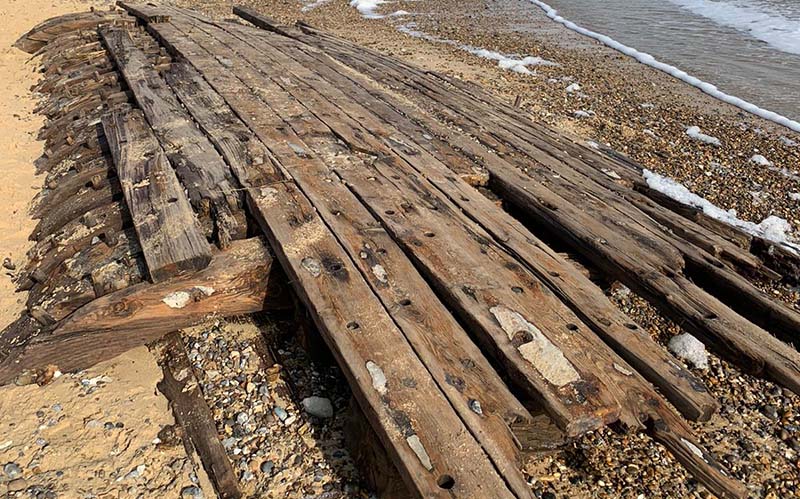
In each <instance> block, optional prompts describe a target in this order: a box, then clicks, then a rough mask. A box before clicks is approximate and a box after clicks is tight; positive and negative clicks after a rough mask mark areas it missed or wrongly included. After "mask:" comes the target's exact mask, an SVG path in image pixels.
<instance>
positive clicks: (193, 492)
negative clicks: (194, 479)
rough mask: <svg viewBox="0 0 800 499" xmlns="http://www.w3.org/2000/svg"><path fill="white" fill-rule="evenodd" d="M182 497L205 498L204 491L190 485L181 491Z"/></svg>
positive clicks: (186, 498)
mask: <svg viewBox="0 0 800 499" xmlns="http://www.w3.org/2000/svg"><path fill="white" fill-rule="evenodd" d="M181 497H182V498H185V499H188V498H194V499H201V498H202V497H203V490H202V489H201V488H200V487H197V486H195V485H190V486H188V487H184V488H183V489H181Z"/></svg>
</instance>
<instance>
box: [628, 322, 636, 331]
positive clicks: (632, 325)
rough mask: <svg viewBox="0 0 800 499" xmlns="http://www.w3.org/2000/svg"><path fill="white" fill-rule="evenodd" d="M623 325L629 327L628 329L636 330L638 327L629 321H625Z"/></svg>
mask: <svg viewBox="0 0 800 499" xmlns="http://www.w3.org/2000/svg"><path fill="white" fill-rule="evenodd" d="M625 327H626V328H628V329H630V330H632V331H636V330H637V329H639V326H637V325H636V324H633V323H631V322H626V323H625Z"/></svg>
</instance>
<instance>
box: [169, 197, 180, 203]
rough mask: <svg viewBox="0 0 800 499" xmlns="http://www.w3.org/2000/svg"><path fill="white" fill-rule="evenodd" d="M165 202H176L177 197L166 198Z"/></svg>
mask: <svg viewBox="0 0 800 499" xmlns="http://www.w3.org/2000/svg"><path fill="white" fill-rule="evenodd" d="M167 202H168V203H177V202H178V198H169V199H167Z"/></svg>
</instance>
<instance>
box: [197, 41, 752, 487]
mask: <svg viewBox="0 0 800 499" xmlns="http://www.w3.org/2000/svg"><path fill="white" fill-rule="evenodd" d="M196 27H197V26H195V28H196ZM186 34H188V33H186ZM237 74H240V73H239V72H238V71H237ZM281 74H285V73H283V72H281ZM260 88H261V90H262V91H265V90H264V88H263V87H260ZM268 95H269V96H270V97H272V98H271V99H266V100H268V101H269V102H274V95H270V94H268ZM295 116H299V115H298V114H295ZM300 121H301V120H296V121H291V122H290V121H287V124H290V125H291V126H292V127H293V128H297V126H301V125H299V124H298V122H300ZM320 133H321V131H320V129H318V128H314V129H313V130H310V131H309V132H308V135H307V136H308V137H312V138H313V137H319V136H320ZM307 136H306V135H303V138H304V139H305V140H308V139H307V138H306V137H307ZM293 143H294V144H295V145H296V146H297V145H300V147H301V148H302V150H303V154H304V155H306V154H310V152H309V149H306V148H304V147H302V144H297V143H296V142H294V141H293ZM378 163H379V162H378V161H376V162H375V164H378ZM337 171H338V172H343V171H344V168H342V169H341V170H339V169H337ZM383 175H386V174H385V173H384V174H383ZM395 177H396V176H395ZM346 178H347V180H348V183H349V185H350V186H354V184H356V183H357V182H358V181H357V180H356V177H352V176H347V177H346ZM386 178H388V177H386ZM360 181H361V182H364V181H366V182H367V183H368V182H369V181H373V182H376V178H375V177H367V178H365V179H360ZM377 183H380V184H381V186H380V194H372V195H370V196H368V195H366V194H365V191H359V192H358V193H359V196H360V197H361V199H362V200H363V199H367V197H369V202H368V204H370V205H371V206H375V205H373V202H375V201H376V200H378V199H383V198H384V197H386V196H387V185H388V184H387V183H386V182H384V181H383V180H382V179H381V180H379V181H377ZM389 183H391V182H389ZM355 188H356V189H357V190H358V187H355ZM406 200H407V201H408V199H407V198H406ZM397 204H399V205H400V207H401V208H402V209H403V210H404V211H403V214H404V215H405V216H408V215H409V214H410V213H413V212H414V211H415V208H414V207H415V203H407V204H408V205H410V206H407V207H403V206H402V205H403V204H404V203H402V202H401V203H397ZM421 204H423V203H421ZM416 206H419V205H416ZM437 208H438V210H434V211H441V209H442V206H441V205H437ZM382 210H383V207H375V209H374V210H373V212H374V213H378V212H381V211H382ZM384 212H385V211H384ZM385 223H387V222H385ZM387 225H390V224H388V223H387ZM435 235H436V234H434V236H435ZM448 235H449V234H448ZM396 237H398V236H396ZM398 239H402V238H401V237H398ZM437 239H438V238H437ZM408 251H411V250H408ZM443 254H447V255H448V256H453V255H452V253H447V252H443ZM454 259H455V260H458V261H461V260H459V259H458V258H457V257H455V258H454ZM465 266H467V267H469V268H471V266H470V264H469V262H466V264H465ZM636 390H639V388H637V389H636ZM644 391H645V393H646V391H647V390H646V389H645V390H644ZM629 395H632V394H629ZM638 396H642V397H645V398H647V397H649V396H648V395H644V394H643V393H641V392H639V393H637V395H634V396H632V398H631V400H632V399H633V398H634V397H638ZM653 402H655V401H654V399H652V398H651V399H650V402H648V404H650V407H651V408H652V407H657V406H658V402H655V405H653ZM634 405H635V404H634ZM661 412H664V411H659V410H656V411H655V413H653V417H658V419H659V420H660V421H661V420H663V419H662V417H661V416H660V414H661ZM664 414H665V416H664V417H669V411H668V410H667V411H666V412H664ZM673 419H674V416H673ZM671 428H672V430H673V431H675V432H676V434H680V435H682V436H681V437H680V438H681V440H680V441H677V440H676V441H673V442H671V443H670V442H668V439H666V438H661V437H660V436H657V438H659V439H660V440H661V441H663V442H667V443H669V445H678V444H679V443H680V445H684V446H687V445H688V444H687V443H686V442H691V439H692V437H691V432H690V431H689V430H688V428H686V427H681V425H680V424H679V423H676V424H673V425H672V426H671ZM691 445H694V444H693V443H692V444H691ZM679 450H680V449H679ZM681 460H682V462H684V463H685V465H686V466H687V467H689V468H690V469H691V470H693V472H695V473H696V474H697V475H698V476H700V477H702V479H703V480H704V483H706V484H708V485H709V486H710V487H711V488H712V489H713V490H714V491H715V492H717V493H719V494H722V495H730V496H734V497H740V496H742V495H743V494H744V491H743V489H742V486H741V484H738V483H737V482H735V481H733V480H731V479H730V478H728V477H727V476H726V475H725V474H724V472H722V471H721V470H720V468H719V467H718V465H716V464H715V463H713V461H710V460H709V459H707V458H706V457H705V455H704V456H703V457H702V458H698V456H697V455H695V456H694V457H692V456H691V455H688V454H687V453H686V452H683V453H681Z"/></svg>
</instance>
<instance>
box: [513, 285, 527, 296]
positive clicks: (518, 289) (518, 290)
mask: <svg viewBox="0 0 800 499" xmlns="http://www.w3.org/2000/svg"><path fill="white" fill-rule="evenodd" d="M511 291H513V292H515V293H517V294H518V295H519V294H522V293H523V292H524V290H523V289H522V288H521V287H519V286H511Z"/></svg>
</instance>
